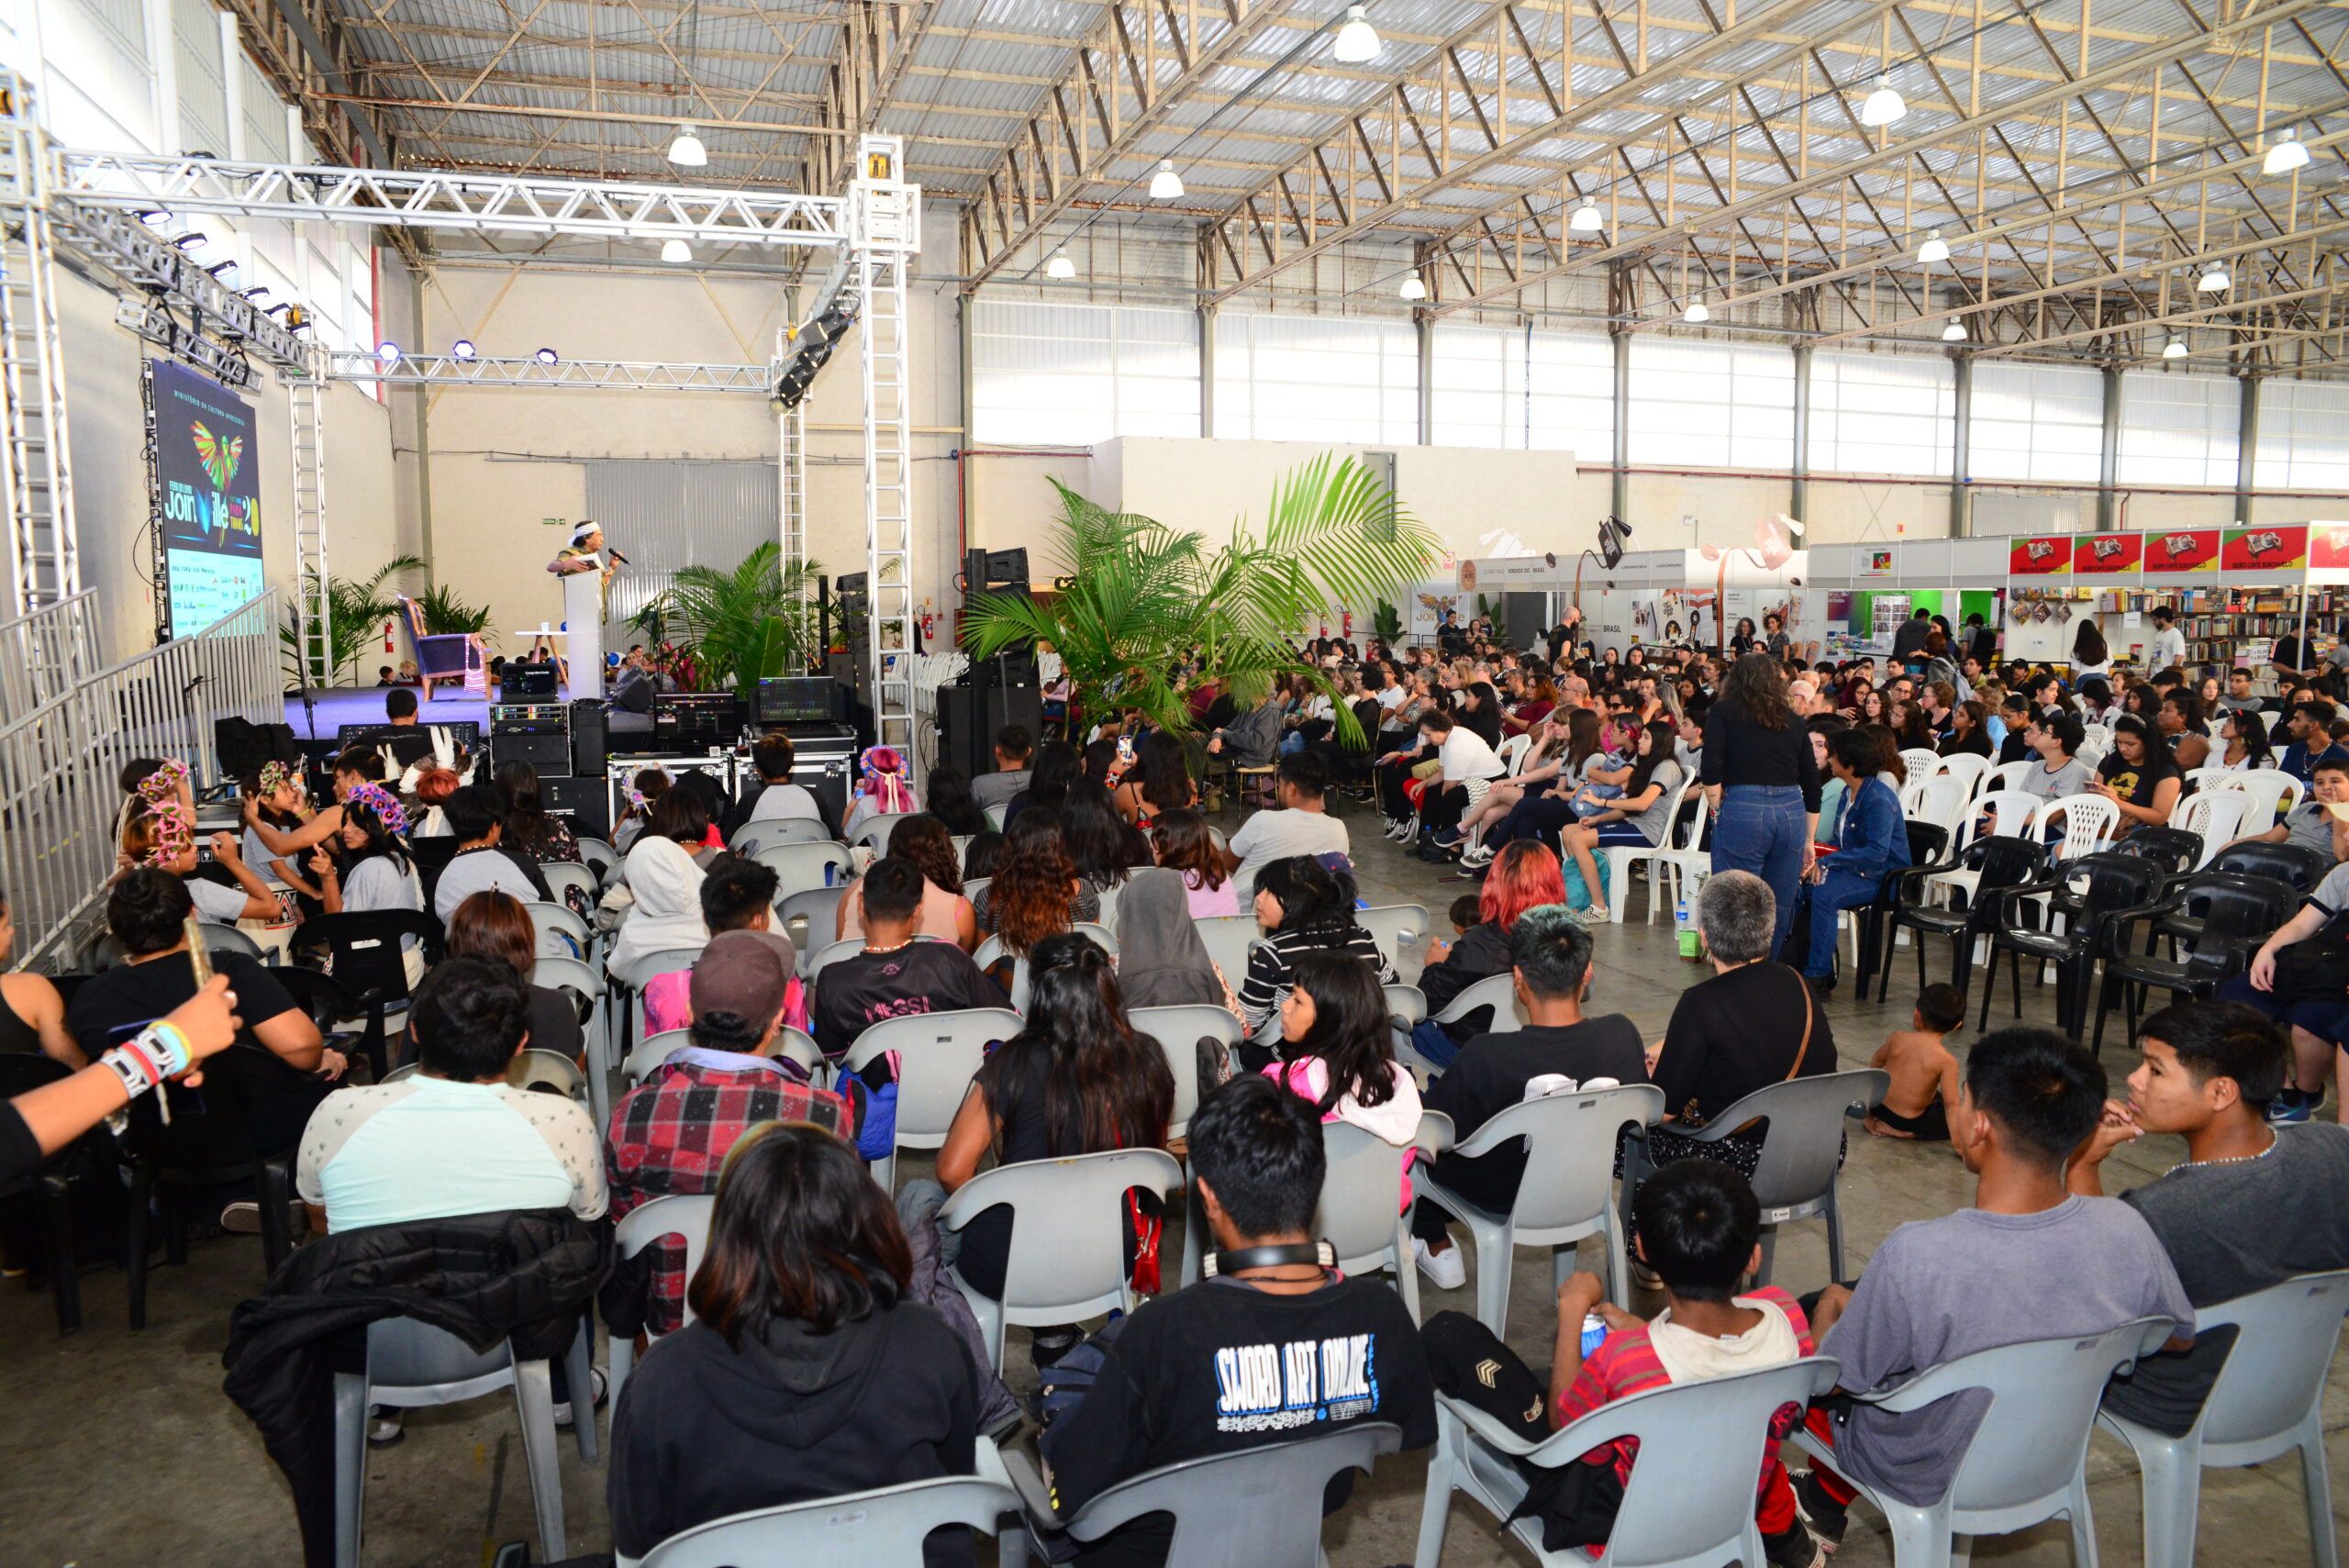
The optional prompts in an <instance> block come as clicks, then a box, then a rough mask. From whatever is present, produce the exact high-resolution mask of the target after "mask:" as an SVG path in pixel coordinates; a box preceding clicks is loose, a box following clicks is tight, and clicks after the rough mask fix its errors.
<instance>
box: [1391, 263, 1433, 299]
mask: <svg viewBox="0 0 2349 1568" xmlns="http://www.w3.org/2000/svg"><path fill="white" fill-rule="evenodd" d="M1398 292H1400V293H1401V295H1403V297H1404V298H1405V299H1425V298H1427V296H1428V285H1427V284H1423V283H1421V282H1419V269H1418V268H1417V267H1413V268H1412V269H1411V272H1410V275H1409V276H1408V277H1407V278H1405V279H1404V280H1403V286H1402V288H1401V290H1399V291H1398Z"/></svg>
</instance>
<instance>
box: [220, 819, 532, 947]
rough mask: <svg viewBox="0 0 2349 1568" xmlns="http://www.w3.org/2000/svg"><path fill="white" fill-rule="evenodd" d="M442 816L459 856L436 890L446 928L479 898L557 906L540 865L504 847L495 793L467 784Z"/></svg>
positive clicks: (438, 911)
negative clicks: (503, 897)
mask: <svg viewBox="0 0 2349 1568" xmlns="http://www.w3.org/2000/svg"><path fill="white" fill-rule="evenodd" d="M440 810H441V813H442V815H443V816H445V817H447V818H448V821H449V836H450V837H451V838H452V839H454V840H457V852H456V854H455V855H453V856H451V859H450V861H449V863H448V864H447V865H446V866H444V867H442V868H441V872H440V881H439V882H438V883H436V884H433V889H432V913H433V914H434V915H435V916H437V917H439V918H440V923H441V924H442V925H444V926H445V925H447V924H448V923H449V917H451V916H452V915H454V914H455V913H456V912H457V906H458V905H460V904H462V903H463V902H464V901H465V900H466V899H468V898H471V897H472V896H473V895H474V894H476V893H505V894H510V895H513V896H514V897H516V898H519V899H521V900H522V901H523V902H524V903H529V902H531V901H533V900H535V901H537V902H539V903H541V904H551V903H553V902H554V901H555V897H554V891H553V889H551V888H550V887H549V886H548V885H547V879H546V876H545V873H542V872H540V870H539V867H538V862H535V861H531V860H528V859H525V858H524V857H523V856H521V855H518V854H516V853H513V852H511V851H507V850H506V849H504V848H503V847H501V845H500V842H499V840H500V838H501V837H502V836H503V834H504V832H505V820H504V817H505V812H504V809H503V806H502V803H501V802H500V801H499V800H498V798H497V793H496V792H495V790H493V789H491V788H489V787H488V786H487V785H484V784H467V785H466V786H465V787H464V788H462V789H460V790H456V791H453V792H452V793H451V795H450V796H449V798H448V799H447V800H446V801H444V802H442V803H441V806H440ZM322 815H323V814H322ZM265 836H266V835H264V837H265Z"/></svg>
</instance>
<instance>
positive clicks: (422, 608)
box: [412, 584, 489, 637]
mask: <svg viewBox="0 0 2349 1568" xmlns="http://www.w3.org/2000/svg"><path fill="white" fill-rule="evenodd" d="M412 597H414V599H415V600H416V607H417V610H418V611H419V612H421V613H422V615H423V617H424V635H425V636H427V637H447V636H451V635H452V634H460V633H462V634H464V635H468V636H473V637H479V636H480V635H481V633H482V630H483V628H485V627H487V626H488V625H489V606H486V605H484V606H482V607H481V608H480V609H475V608H473V606H471V605H468V604H466V603H465V602H464V600H462V599H461V598H459V597H457V595H455V594H453V593H451V592H450V591H449V590H448V589H447V588H445V587H441V586H439V585H437V584H436V585H435V586H433V587H430V588H427V589H425V590H424V591H423V592H422V593H420V594H417V595H412Z"/></svg>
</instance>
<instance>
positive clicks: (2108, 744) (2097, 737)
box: [2080, 724, 2112, 751]
mask: <svg viewBox="0 0 2349 1568" xmlns="http://www.w3.org/2000/svg"><path fill="white" fill-rule="evenodd" d="M2080 733H2081V734H2082V735H2083V736H2085V737H2087V740H2088V743H2089V744H2091V745H2093V746H2094V747H2096V749H2097V750H2098V751H2110V750H2111V749H2112V726H2110V725H2109V724H2083V725H2081V726H2080Z"/></svg>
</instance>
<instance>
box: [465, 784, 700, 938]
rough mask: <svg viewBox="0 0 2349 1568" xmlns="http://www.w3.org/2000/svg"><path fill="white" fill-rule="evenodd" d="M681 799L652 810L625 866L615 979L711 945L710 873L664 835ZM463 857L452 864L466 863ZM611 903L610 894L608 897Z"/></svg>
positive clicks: (675, 794) (673, 794)
mask: <svg viewBox="0 0 2349 1568" xmlns="http://www.w3.org/2000/svg"><path fill="white" fill-rule="evenodd" d="M678 798H679V796H678V792H677V791H675V790H674V789H673V790H671V791H670V792H669V793H668V794H667V795H662V797H661V804H660V805H659V806H654V807H653V826H651V828H647V829H646V830H645V831H644V833H643V834H642V836H640V838H639V839H638V840H637V841H636V847H635V848H634V849H632V850H630V851H629V852H628V859H627V860H626V861H624V862H621V865H622V867H623V870H624V873H625V874H626V877H627V880H628V891H629V895H630V898H631V900H632V901H631V902H629V904H628V905H627V911H628V912H627V914H626V916H625V917H623V918H622V919H621V921H620V929H619V935H618V936H617V937H615V938H614V939H613V940H612V947H611V952H610V954H609V955H608V956H607V958H606V959H605V961H604V963H605V967H606V968H607V970H609V971H610V972H611V973H614V974H623V973H627V972H628V969H629V966H630V965H631V964H633V963H635V962H636V961H637V960H638V959H640V958H644V957H646V956H648V955H650V954H652V953H656V952H668V951H676V950H678V949H698V948H699V947H700V946H701V945H702V943H704V942H706V941H707V940H709V929H708V928H707V926H706V925H704V924H703V922H702V915H701V884H702V882H703V880H704V879H705V878H706V877H707V875H708V873H707V872H706V871H704V870H703V869H702V866H701V865H700V863H699V862H697V861H696V859H695V858H694V857H693V856H692V855H690V854H688V853H686V852H685V846H684V845H683V844H681V843H679V842H678V841H677V840H674V839H673V838H671V837H669V835H668V834H666V833H664V832H662V830H661V826H660V825H661V823H662V821H663V820H664V819H666V818H669V817H673V816H676V815H681V814H679V813H673V812H672V811H671V809H670V805H669V803H670V802H671V801H673V800H677V799H678ZM463 859H464V857H463V856H462V855H460V856H459V857H458V858H457V861H456V862H451V863H452V864H458V863H462V861H463ZM440 885H441V887H442V889H443V890H444V895H445V890H446V889H447V887H448V885H449V884H448V877H447V873H442V876H441V883H440ZM606 897H607V902H608V900H609V898H610V895H606Z"/></svg>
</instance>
